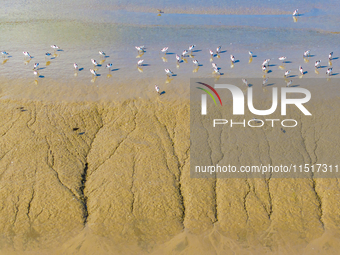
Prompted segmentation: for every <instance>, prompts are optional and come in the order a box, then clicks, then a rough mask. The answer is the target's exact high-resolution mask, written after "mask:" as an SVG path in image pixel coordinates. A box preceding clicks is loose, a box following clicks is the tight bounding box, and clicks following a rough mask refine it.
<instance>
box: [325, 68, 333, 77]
mask: <svg viewBox="0 0 340 255" xmlns="http://www.w3.org/2000/svg"><path fill="white" fill-rule="evenodd" d="M332 72H333V68H332V67H330V68H328V69H327V71H326V74H328V75H329V76H331V75H332Z"/></svg>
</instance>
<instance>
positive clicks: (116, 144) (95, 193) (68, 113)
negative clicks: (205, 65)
mask: <svg viewBox="0 0 340 255" xmlns="http://www.w3.org/2000/svg"><path fill="white" fill-rule="evenodd" d="M313 93H314V92H313ZM155 96H156V100H155V97H151V98H147V97H146V98H140V99H138V98H136V99H133V98H131V99H125V100H121V101H120V100H118V101H117V102H115V103H112V102H110V100H107V101H97V102H96V101H92V102H79V101H78V102H71V101H69V102H53V103H52V102H49V101H43V100H39V101H37V100H27V99H24V100H22V99H21V100H19V99H6V100H5V99H3V100H1V104H0V107H1V111H0V115H1V118H2V120H3V121H2V123H3V125H2V126H1V128H0V132H1V139H0V146H1V155H0V157H1V159H2V160H1V161H0V164H1V167H0V169H1V170H2V171H1V180H0V187H1V191H2V192H1V196H2V201H3V202H2V210H1V217H0V219H1V222H0V229H1V230H2V231H1V232H2V233H3V235H2V239H1V247H2V253H3V254H11V253H10V252H11V251H13V250H14V249H15V250H16V251H17V252H16V253H15V252H14V253H13V254H37V252H38V251H39V254H51V252H52V251H53V252H54V253H55V254H136V253H138V254H147V253H152V254H202V252H203V253H204V254H216V253H223V254H229V253H230V254H231V253H233V252H236V253H237V254H248V253H249V252H253V254H277V253H278V252H280V253H283V254H287V253H290V254H301V253H302V252H303V251H304V252H306V253H308V254H314V253H313V252H315V254H317V251H320V252H321V253H322V254H334V253H335V252H336V251H338V250H339V248H340V247H339V245H338V243H339V242H338V234H339V230H338V227H337V226H338V224H339V218H338V217H337V216H336V215H338V210H339V209H338V208H339V199H338V196H339V195H340V187H339V184H338V180H337V179H217V180H216V179H204V180H202V179H195V178H191V177H190V170H189V166H190V149H189V146H190V142H189V120H188V117H189V99H183V98H182V99H181V100H175V99H171V97H169V98H167V97H166V94H165V95H164V96H161V97H158V96H157V95H155ZM157 97H158V98H157ZM328 97H329V101H328V103H327V104H326V105H325V104H323V103H322V101H316V102H313V113H314V112H315V116H314V117H315V118H316V119H318V120H319V122H318V125H316V126H312V125H309V124H308V123H307V122H306V123H304V124H305V125H304V127H305V128H306V129H302V130H301V133H302V134H303V136H304V137H305V139H307V140H306V141H305V142H304V144H300V145H299V144H298V143H297V146H296V147H294V148H291V157H292V158H291V160H292V161H294V157H299V156H300V155H301V154H300V153H298V152H299V151H300V150H304V147H303V146H307V147H308V146H311V148H312V147H313V148H314V146H315V144H316V145H317V149H316V150H315V152H314V153H315V157H317V158H318V160H323V159H327V158H328V159H331V158H334V157H335V158H339V157H337V156H336V154H334V153H338V151H339V150H338V144H339V143H338V142H339V137H338V136H337V134H334V136H333V137H332V141H330V140H329V139H328V138H325V137H324V136H323V135H322V134H325V133H327V134H329V133H331V130H333V129H334V125H336V123H338V122H339V121H338V118H339V117H338V116H339V115H338V114H335V115H334V116H333V118H332V120H329V119H328V117H327V116H326V115H324V111H325V110H326V108H327V107H328V106H327V105H333V107H334V109H339V106H338V105H339V102H338V99H337V98H338V97H337V94H334V93H333V95H332V93H330V94H328ZM316 109H319V110H316ZM323 115H324V117H322V116H323ZM313 134H314V135H313ZM235 135H237V134H235ZM250 135H251V134H250ZM253 135H255V133H253ZM248 138H249V139H252V138H251V137H248V136H246V137H244V138H243V135H240V136H238V139H240V141H242V139H248ZM232 139H233V138H232V137H231V140H232ZM253 140H254V141H256V140H257V138H256V137H254V138H253ZM268 146H269V147H268ZM278 146H279V145H277V144H275V142H274V141H273V140H272V141H271V142H269V144H268V145H267V146H259V147H258V150H259V151H258V153H260V154H261V155H262V157H269V158H271V159H272V160H275V153H272V152H273V151H275V150H277V149H278V148H279V147H278ZM270 151H271V152H270ZM235 153H236V154H237V153H242V154H247V155H250V154H251V153H252V152H250V151H248V152H247V149H246V148H242V149H241V148H240V150H239V151H237V150H236V151H235V150H233V151H232V153H231V154H226V157H227V158H228V157H233V155H234V154H235ZM236 154H235V155H236ZM235 155H234V156H235ZM8 222H10V223H11V224H8ZM53 252H52V254H53Z"/></svg>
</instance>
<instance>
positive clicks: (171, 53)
mask: <svg viewBox="0 0 340 255" xmlns="http://www.w3.org/2000/svg"><path fill="white" fill-rule="evenodd" d="M174 54H175V53H174V52H167V53H166V54H165V55H174Z"/></svg>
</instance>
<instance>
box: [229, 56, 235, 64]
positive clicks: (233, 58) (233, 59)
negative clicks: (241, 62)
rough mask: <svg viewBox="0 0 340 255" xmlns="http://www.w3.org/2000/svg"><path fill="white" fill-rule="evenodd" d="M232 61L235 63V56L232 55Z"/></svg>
mask: <svg viewBox="0 0 340 255" xmlns="http://www.w3.org/2000/svg"><path fill="white" fill-rule="evenodd" d="M230 60H231V62H232V63H235V57H234V56H233V55H230Z"/></svg>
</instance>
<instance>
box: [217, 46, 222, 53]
mask: <svg viewBox="0 0 340 255" xmlns="http://www.w3.org/2000/svg"><path fill="white" fill-rule="evenodd" d="M221 47H222V46H218V47H217V48H216V54H218V53H220V52H221Z"/></svg>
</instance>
